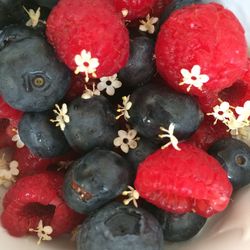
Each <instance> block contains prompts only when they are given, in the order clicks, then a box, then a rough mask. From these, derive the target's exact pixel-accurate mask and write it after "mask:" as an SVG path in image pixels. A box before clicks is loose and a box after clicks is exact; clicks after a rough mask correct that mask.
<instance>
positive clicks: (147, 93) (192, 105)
mask: <svg viewBox="0 0 250 250" xmlns="http://www.w3.org/2000/svg"><path fill="white" fill-rule="evenodd" d="M131 102H132V107H131V109H130V110H129V115H130V119H129V122H130V123H131V124H132V125H133V128H134V129H136V130H137V131H138V132H139V133H140V134H141V135H142V136H144V137H147V138H149V139H154V140H158V139H159V137H158V135H159V134H162V131H161V130H160V127H164V128H165V129H168V128H169V126H170V124H171V123H173V124H174V126H175V127H174V135H175V136H176V137H177V138H178V139H180V140H181V139H187V138H189V137H190V136H191V135H192V134H193V133H194V132H195V131H196V129H197V128H198V126H199V124H200V122H201V121H202V119H203V114H202V112H201V111H200V109H199V106H198V104H197V102H196V101H195V99H194V98H192V97H191V96H188V95H185V94H180V93H177V92H174V91H172V90H170V89H168V88H167V87H166V86H164V85H157V84H150V85H146V86H143V87H141V88H139V89H137V90H135V92H133V94H132V95H131Z"/></svg>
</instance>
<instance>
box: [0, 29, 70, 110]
mask: <svg viewBox="0 0 250 250" xmlns="http://www.w3.org/2000/svg"><path fill="white" fill-rule="evenodd" d="M69 84H70V72H69V71H68V70H67V68H66V67H65V66H64V65H63V64H62V63H60V62H59V61H58V60H57V59H56V57H55V54H54V52H53V50H52V48H51V47H50V46H49V45H48V44H47V42H46V41H45V39H44V38H43V37H41V36H40V35H39V34H38V33H36V32H35V31H34V30H32V29H29V28H26V27H23V26H16V25H12V26H8V27H6V28H4V29H3V31H2V33H1V35H0V90H1V94H2V97H3V99H4V100H5V101H6V102H7V103H8V104H9V105H10V106H12V107H13V108H15V109H18V110H21V111H26V112H40V111H44V110H48V109H50V108H52V107H53V106H54V104H55V103H57V102H58V101H59V100H61V99H62V98H63V97H64V95H65V93H66V92H67V90H68V87H69Z"/></svg>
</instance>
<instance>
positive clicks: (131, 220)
mask: <svg viewBox="0 0 250 250" xmlns="http://www.w3.org/2000/svg"><path fill="white" fill-rule="evenodd" d="M163 243H164V242H163V235H162V230H161V227H160V225H159V223H158V222H157V220H156V219H155V218H154V217H153V216H152V215H151V214H149V213H148V212H147V211H145V210H143V209H141V208H139V209H137V208H135V207H130V206H124V205H122V204H120V203H117V202H114V203H111V204H109V205H107V206H106V207H104V208H102V209H100V210H99V211H98V212H97V213H96V214H94V215H93V216H92V217H90V218H89V219H88V220H86V221H85V223H83V225H82V226H81V228H80V232H79V234H78V237H77V249H79V250H85V249H88V250H97V249H100V246H102V248H103V249H109V250H118V249H119V250H127V249H128V248H129V249H133V250H142V249H145V250H163V249H164V244H163Z"/></svg>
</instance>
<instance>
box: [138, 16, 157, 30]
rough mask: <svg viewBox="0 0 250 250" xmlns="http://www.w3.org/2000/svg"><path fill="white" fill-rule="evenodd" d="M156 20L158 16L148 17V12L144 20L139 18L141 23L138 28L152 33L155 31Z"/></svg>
mask: <svg viewBox="0 0 250 250" xmlns="http://www.w3.org/2000/svg"><path fill="white" fill-rule="evenodd" d="M158 21H159V18H158V17H150V15H149V14H148V15H147V16H146V21H145V20H140V23H141V25H140V27H139V30H140V31H144V32H148V33H149V34H154V32H155V26H154V24H156V23H157V22H158Z"/></svg>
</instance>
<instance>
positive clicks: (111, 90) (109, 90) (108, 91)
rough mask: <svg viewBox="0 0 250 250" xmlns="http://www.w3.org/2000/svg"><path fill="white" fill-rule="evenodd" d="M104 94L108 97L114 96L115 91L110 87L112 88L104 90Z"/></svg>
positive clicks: (108, 87)
mask: <svg viewBox="0 0 250 250" xmlns="http://www.w3.org/2000/svg"><path fill="white" fill-rule="evenodd" d="M106 93H107V94H108V95H109V96H113V95H114V94H115V89H114V88H113V87H112V86H107V88H106Z"/></svg>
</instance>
